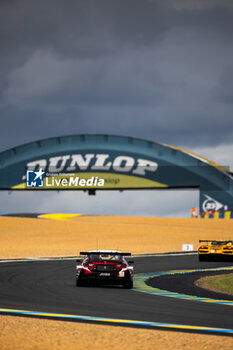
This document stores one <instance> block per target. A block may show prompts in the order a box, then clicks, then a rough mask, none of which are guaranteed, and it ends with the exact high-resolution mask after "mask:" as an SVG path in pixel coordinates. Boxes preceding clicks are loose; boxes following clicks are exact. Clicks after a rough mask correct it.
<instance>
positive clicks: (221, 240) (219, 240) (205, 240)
mask: <svg viewBox="0 0 233 350" xmlns="http://www.w3.org/2000/svg"><path fill="white" fill-rule="evenodd" d="M199 242H226V241H225V240H224V239H199Z"/></svg>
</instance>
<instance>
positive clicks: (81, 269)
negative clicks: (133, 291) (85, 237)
mask: <svg viewBox="0 0 233 350" xmlns="http://www.w3.org/2000/svg"><path fill="white" fill-rule="evenodd" d="M80 255H85V257H84V259H83V261H82V260H76V263H77V264H76V286H83V285H87V286H89V285H91V284H92V283H94V282H95V283H99V284H110V285H116V284H117V285H122V286H123V287H124V288H128V289H130V288H133V272H134V268H133V266H132V264H133V261H129V262H127V261H126V259H125V256H130V255H131V254H130V253H122V252H119V251H114V250H91V251H89V252H80Z"/></svg>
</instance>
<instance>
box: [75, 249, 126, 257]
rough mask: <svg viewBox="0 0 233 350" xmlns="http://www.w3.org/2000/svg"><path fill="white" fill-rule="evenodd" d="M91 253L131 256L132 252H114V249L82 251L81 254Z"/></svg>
mask: <svg viewBox="0 0 233 350" xmlns="http://www.w3.org/2000/svg"><path fill="white" fill-rule="evenodd" d="M90 254H115V255H123V256H131V253H121V252H114V251H111V250H109V251H104V252H101V251H94V252H80V253H79V255H90Z"/></svg>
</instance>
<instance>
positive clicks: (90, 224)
mask: <svg viewBox="0 0 233 350" xmlns="http://www.w3.org/2000/svg"><path fill="white" fill-rule="evenodd" d="M232 233H233V220H224V219H172V218H171V219H170V218H153V217H122V216H80V217H77V218H73V219H71V220H67V221H58V220H50V219H37V218H35V219H34V218H17V217H3V216H2V217H1V216H0V243H1V244H0V259H1V258H18V257H19V258H22V257H48V256H76V255H78V253H79V252H80V251H84V250H90V249H119V250H121V251H130V252H131V253H133V254H148V253H162V252H172V251H173V252H174V251H176V252H177V251H181V249H182V244H183V243H184V244H193V245H194V250H196V249H197V248H198V246H199V242H198V240H199V239H232Z"/></svg>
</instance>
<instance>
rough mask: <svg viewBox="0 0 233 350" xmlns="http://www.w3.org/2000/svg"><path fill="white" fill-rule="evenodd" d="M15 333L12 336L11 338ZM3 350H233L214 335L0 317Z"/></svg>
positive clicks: (229, 340) (231, 344)
mask: <svg viewBox="0 0 233 350" xmlns="http://www.w3.org/2000/svg"><path fill="white" fill-rule="evenodd" d="M12 333H13V334H12ZM0 348H1V350H12V349H14V350H35V349H37V350H44V349H46V350H54V349H56V350H67V349H69V350H77V349H78V350H84V349H95V350H103V349H104V350H118V349H121V350H122V349H127V350H150V349H151V350H152V349H153V350H156V349H158V350H174V349H175V350H183V349H205V350H213V349H214V348H215V349H224V350H232V348H233V339H232V338H229V337H219V336H214V335H199V334H188V333H178V332H167V331H158V330H150V329H136V328H124V327H112V326H104V325H93V324H83V323H72V322H62V321H57V322H56V321H52V320H40V319H28V318H19V317H12V316H8V317H7V316H0Z"/></svg>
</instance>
